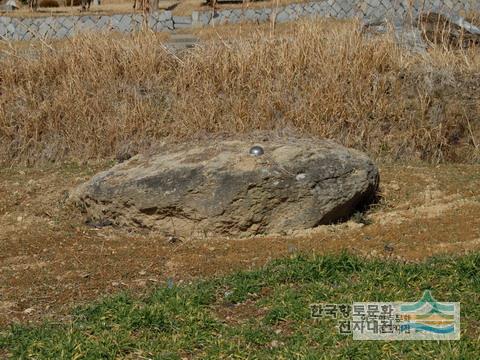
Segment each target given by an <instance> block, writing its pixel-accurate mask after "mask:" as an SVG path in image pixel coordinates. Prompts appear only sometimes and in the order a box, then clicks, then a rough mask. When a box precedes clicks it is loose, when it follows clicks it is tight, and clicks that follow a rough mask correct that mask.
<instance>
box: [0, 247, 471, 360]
mask: <svg viewBox="0 0 480 360" xmlns="http://www.w3.org/2000/svg"><path fill="white" fill-rule="evenodd" d="M479 274H480V254H473V255H468V256H464V257H459V258H450V257H448V258H437V259H431V260H429V261H428V262H424V263H421V264H399V263H395V262H390V261H378V260H364V259H361V258H357V257H355V256H352V255H347V254H342V255H336V256H322V257H306V256H292V257H291V258H289V259H283V260H279V261H274V262H272V263H270V264H269V265H267V266H265V267H263V268H261V269H259V270H255V271H246V272H238V273H235V274H233V275H230V276H227V277H223V278H217V279H208V280H205V281H201V282H200V281H199V282H196V283H194V284H190V285H179V286H177V285H175V284H173V283H172V282H169V283H167V284H165V286H163V287H160V288H157V289H155V290H154V291H152V292H151V293H150V294H149V295H148V296H145V297H143V298H138V297H135V296H132V295H129V294H120V295H117V296H115V297H109V298H106V299H104V300H102V301H99V302H98V303H95V304H91V305H90V306H87V307H83V308H81V309H78V310H76V311H75V312H74V314H73V319H74V320H72V322H70V323H65V324H56V323H45V324H42V325H35V326H33V327H28V326H19V325H15V326H13V327H11V328H9V329H5V330H3V331H2V332H1V333H0V349H2V350H0V353H1V352H2V351H3V352H4V353H8V354H10V355H11V356H12V357H13V358H35V359H113V358H129V359H181V358H202V359H217V358H232V359H233V358H235V359H238V358H241V359H243V358H249V359H250V358H251V359H264V358H279V359H478V358H479V354H480V330H479V329H478V327H479V325H480V275H479ZM425 289H431V290H432V294H433V296H434V297H435V298H436V299H437V300H439V301H458V302H460V303H461V316H462V318H461V321H462V322H461V327H462V335H461V340H460V341H390V342H386V341H354V340H353V339H352V337H351V336H344V335H340V334H338V332H337V330H336V322H334V321H333V320H328V319H320V320H318V321H314V320H312V318H311V316H310V309H309V304H310V303H315V302H331V303H352V302H360V301H412V302H413V301H417V300H418V299H419V298H420V297H421V295H422V291H423V290H425Z"/></svg>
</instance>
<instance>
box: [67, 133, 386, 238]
mask: <svg viewBox="0 0 480 360" xmlns="http://www.w3.org/2000/svg"><path fill="white" fill-rule="evenodd" d="M252 145H254V143H251V142H245V141H218V142H213V143H198V144H196V145H192V144H188V145H178V146H174V147H173V148H168V147H165V148H164V149H162V150H161V151H160V153H159V154H158V155H153V156H145V155H137V156H135V157H133V158H131V159H130V160H128V161H127V162H124V163H121V164H119V165H116V166H114V167H113V168H112V169H110V170H108V171H105V172H102V173H100V174H98V175H96V176H95V177H93V178H92V179H91V180H90V181H88V182H87V183H85V184H83V185H81V186H80V187H78V188H77V189H75V191H73V192H72V194H71V197H70V199H71V200H72V201H73V202H74V203H75V204H76V205H77V206H79V207H80V208H81V209H82V210H83V211H84V212H85V213H86V215H87V217H88V221H89V222H90V223H100V224H105V223H107V224H115V225H119V226H129V227H145V228H150V229H154V230H159V231H161V232H163V233H165V234H166V235H176V236H184V237H191V236H199V235H202V236H203V235H212V234H223V235H236V236H245V235H254V234H264V233H283V232H288V231H290V230H300V229H308V228H312V227H315V226H317V225H321V224H328V223H331V222H335V221H337V220H339V219H342V218H344V217H346V216H348V215H350V214H352V212H354V211H355V209H356V208H357V207H358V206H360V205H362V204H363V203H365V202H368V201H370V200H371V199H372V198H373V197H374V195H375V192H376V190H377V187H378V181H379V177H378V170H377V168H376V166H375V165H374V164H373V162H372V161H371V160H370V159H369V158H368V157H367V156H366V155H365V154H363V153H361V152H358V151H355V150H352V149H347V148H345V147H343V146H340V145H338V144H335V143H333V142H330V141H321V140H305V139H297V140H278V141H270V142H262V143H260V144H259V145H261V146H262V147H263V148H264V151H265V153H264V154H263V155H261V156H252V155H250V154H249V150H250V148H251V146H252Z"/></svg>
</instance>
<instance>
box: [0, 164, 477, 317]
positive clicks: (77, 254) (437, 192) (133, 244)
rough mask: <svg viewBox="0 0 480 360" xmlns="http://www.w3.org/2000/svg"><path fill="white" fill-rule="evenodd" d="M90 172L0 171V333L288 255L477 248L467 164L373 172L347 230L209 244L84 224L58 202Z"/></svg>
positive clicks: (472, 168) (409, 254) (471, 168)
mask: <svg viewBox="0 0 480 360" xmlns="http://www.w3.org/2000/svg"><path fill="white" fill-rule="evenodd" d="M99 169H100V167H97V168H87V167H83V168H78V167H62V168H59V167H57V168H50V169H45V168H44V169H23V170H22V169H19V168H12V169H9V170H2V171H0V324H1V325H2V326H3V325H6V324H8V323H12V322H17V321H22V322H28V321H37V320H40V319H42V318H45V317H49V318H50V317H54V318H61V317H62V316H64V315H65V314H66V313H67V310H68V309H69V308H70V307H71V306H72V305H76V304H80V303H82V302H85V301H87V300H92V299H95V298H98V297H99V296H103V295H105V294H108V293H113V292H118V291H121V290H124V289H132V290H133V291H136V292H142V291H145V289H148V288H149V287H152V286H155V285H156V284H159V283H161V282H163V281H165V280H166V279H168V278H172V279H174V281H176V282H180V281H189V280H191V279H193V278H197V277H204V276H211V275H218V274H224V273H228V272H231V271H233V270H235V269H245V268H250V267H255V266H261V265H262V264H264V263H265V262H267V261H269V260H271V259H273V258H277V257H282V256H288V255H289V254H292V253H295V252H308V253H310V254H311V253H314V254H323V253H328V252H337V251H341V250H342V249H347V250H350V251H352V252H354V253H356V254H360V255H363V256H366V257H370V256H375V257H382V258H392V259H397V260H399V261H419V260H422V259H425V258H427V257H429V256H432V255H437V254H444V253H448V254H453V253H458V254H462V253H464V252H468V251H473V250H478V249H480V218H479V217H478V213H479V211H480V201H479V199H480V166H476V165H441V166H436V167H433V166H427V165H415V166H413V165H395V166H393V165H381V166H380V171H381V177H382V181H381V184H382V185H381V192H382V200H381V201H380V203H379V204H378V205H377V206H375V207H374V208H373V209H371V210H370V211H369V213H368V214H367V216H364V217H362V218H360V219H357V220H356V221H353V220H352V221H350V222H348V223H345V224H340V225H331V226H322V227H320V228H318V229H316V230H314V231H309V232H299V233H294V234H287V235H283V236H276V237H254V238H248V239H226V238H214V239H208V241H206V239H200V240H190V239H186V240H177V241H172V240H171V239H170V241H169V240H168V239H166V238H164V237H162V236H160V235H158V234H155V233H142V232H128V231H126V230H122V229H114V228H111V227H104V228H100V229H97V228H93V227H89V226H87V225H85V223H84V221H83V219H82V217H81V216H80V214H79V213H78V212H77V211H76V210H74V209H71V208H69V207H68V206H67V205H65V199H66V197H67V194H68V191H69V190H70V189H72V187H73V186H75V185H77V184H80V183H81V182H83V181H84V180H86V179H87V178H89V176H91V174H92V173H94V172H96V171H98V170H99ZM362 223H370V224H368V225H364V224H362Z"/></svg>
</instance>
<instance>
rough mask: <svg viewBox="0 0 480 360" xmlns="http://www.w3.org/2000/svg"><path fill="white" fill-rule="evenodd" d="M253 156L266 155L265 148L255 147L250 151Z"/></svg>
mask: <svg viewBox="0 0 480 360" xmlns="http://www.w3.org/2000/svg"><path fill="white" fill-rule="evenodd" d="M249 153H250V155H252V156H261V155H263V154H264V151H263V148H262V147H261V146H258V145H255V146H252V147H251V148H250V151H249Z"/></svg>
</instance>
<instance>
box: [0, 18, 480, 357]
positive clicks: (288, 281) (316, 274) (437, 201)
mask: <svg viewBox="0 0 480 360" xmlns="http://www.w3.org/2000/svg"><path fill="white" fill-rule="evenodd" d="M193 34H194V35H195V36H198V37H199V38H200V39H201V40H202V41H201V42H200V44H199V46H198V47H196V48H195V49H193V50H192V51H188V52H183V53H174V52H173V51H172V50H171V49H170V48H168V47H166V42H167V41H168V35H166V34H152V33H149V32H145V33H139V34H134V35H131V36H120V35H112V36H99V35H85V36H82V37H78V38H73V39H69V40H65V41H61V42H49V43H46V42H39V43H23V44H13V43H2V44H1V46H0V55H1V56H0V163H1V168H0V293H1V294H2V297H1V298H0V325H1V326H2V330H0V357H1V356H2V355H8V354H10V355H12V356H14V357H18V358H22V357H24V358H28V357H35V358H48V357H49V356H51V354H54V355H55V357H56V358H62V356H63V357H64V358H68V359H69V358H72V357H75V356H78V357H80V358H82V357H84V358H89V357H90V358H99V357H101V356H104V357H106V358H126V359H129V358H132V359H133V358H135V359H136V358H141V357H144V358H149V357H154V356H157V357H159V358H182V357H183V358H194V357H197V358H205V357H208V356H210V357H211V358H219V357H228V356H230V357H233V356H238V357H241V358H247V357H248V356H249V354H253V355H252V356H251V357H255V356H256V357H259V358H263V357H265V356H267V354H274V355H276V356H278V357H279V358H282V357H283V358H294V357H297V358H318V356H324V358H326V359H329V358H332V357H343V358H348V357H350V358H355V359H363V358H369V356H370V357H372V356H377V357H381V358H390V359H401V358H412V356H416V357H418V358H422V359H437V358H446V359H449V358H450V359H457V358H463V359H476V358H475V356H476V354H478V352H479V351H480V350H479V348H478V344H479V340H480V335H479V332H478V325H479V323H478V318H479V307H478V303H479V300H480V299H479V294H480V289H479V282H478V279H479V277H478V272H479V269H480V262H479V258H478V252H479V249H480V218H479V217H478V213H479V211H480V201H479V197H480V190H479V189H480V165H479V160H480V147H479V146H480V145H479V144H480V142H479V141H480V95H479V89H480V52H479V50H478V48H475V47H471V48H468V49H454V48H448V47H444V46H442V45H438V46H432V47H431V48H430V49H429V50H428V51H426V52H420V53H417V52H411V51H408V50H406V49H404V48H402V47H399V46H398V44H397V43H396V41H394V38H393V34H392V33H386V34H384V35H375V36H373V35H372V34H371V33H369V32H368V31H366V30H365V29H364V28H362V27H361V26H360V24H359V23H357V22H354V21H348V22H339V21H329V20H325V21H317V22H299V23H295V24H289V25H282V26H277V27H276V28H275V31H273V29H272V28H271V26H270V25H269V24H266V25H262V26H254V25H252V24H242V25H238V26H233V27H217V28H214V29H212V28H209V29H197V30H195V31H194V33H193ZM190 35H191V34H190ZM187 36H189V35H188V34H187ZM298 135H301V136H314V137H320V138H321V137H326V138H330V139H334V140H335V141H337V142H340V143H342V144H344V145H347V146H351V147H355V148H357V149H360V150H364V151H366V152H367V153H368V154H369V155H370V156H372V157H373V158H374V159H375V160H376V161H377V163H378V164H379V166H380V173H381V188H380V195H381V200H380V202H379V203H378V204H376V205H375V206H373V207H372V208H370V209H369V210H368V211H367V213H365V214H355V216H354V217H353V218H352V219H351V220H350V221H348V222H347V223H344V224H337V225H329V226H322V227H319V228H318V229H315V230H312V231H304V232H295V233H291V234H285V235H278V236H263V237H262V236H259V237H254V238H249V239H225V238H222V237H217V238H212V239H185V240H184V241H177V242H173V243H172V242H169V241H168V239H166V238H164V237H162V236H161V235H159V234H156V233H151V232H144V231H140V230H135V231H132V230H128V229H118V228H112V227H105V228H95V227H90V226H88V225H86V224H85V222H84V219H83V218H82V217H81V215H80V214H79V213H78V211H77V210H76V209H73V208H72V207H71V206H70V205H69V204H68V202H67V201H66V200H67V198H68V193H69V191H70V190H71V189H72V188H73V187H75V186H77V185H79V184H81V183H82V182H84V181H86V180H87V179H88V178H90V177H91V176H92V175H93V174H95V173H96V172H98V171H100V170H103V169H106V168H108V167H110V166H112V165H113V164H114V163H116V162H117V161H119V159H125V158H128V157H129V156H132V155H134V154H136V153H137V152H141V151H142V152H154V151H155V149H156V148H157V146H158V144H159V143H161V142H173V143H174V142H181V141H195V139H199V138H210V139H212V141H214V140H215V139H218V138H225V137H237V138H246V139H248V138H253V137H256V138H258V137H262V136H268V137H269V138H271V137H276V136H279V137H280V136H281V137H287V138H288V137H290V136H298ZM342 251H347V252H350V253H354V254H355V255H356V256H351V255H341V254H340V253H341V252H342ZM302 254H309V255H315V256H313V257H311V256H309V257H307V258H306V257H305V256H303V255H302ZM432 256H433V257H436V256H441V259H439V260H432ZM446 256H448V257H446ZM451 256H454V257H453V258H452V257H451ZM279 258H287V259H284V260H279V261H275V260H276V259H279ZM272 261H274V262H273V263H272ZM242 270H252V271H251V272H247V273H244V272H240V273H239V272H238V271H242ZM200 279H206V281H205V282H200V283H199V282H198V281H199V280H200ZM427 288H431V289H433V290H434V296H435V297H437V298H438V299H439V300H443V301H461V302H462V316H464V318H463V320H462V329H463V330H462V331H463V332H462V340H461V341H460V342H442V343H441V344H438V343H426V342H410V343H398V342H392V343H361V342H353V341H352V340H351V339H349V338H344V337H341V336H339V335H336V334H335V329H334V324H333V323H331V322H326V323H322V324H320V325H318V324H314V323H313V322H312V321H311V319H309V316H308V312H306V311H307V310H308V303H309V302H312V301H335V302H336V301H338V302H347V301H348V302H351V301H353V300H355V301H362V300H364V301H367V300H372V301H373V300H385V301H387V300H392V301H393V300H410V301H415V300H417V299H418V298H419V297H420V295H421V291H422V290H423V289H427ZM152 289H155V290H153V292H152ZM124 292H126V293H127V294H128V295H124V294H123V293H124ZM119 293H120V295H119ZM112 294H114V296H113V297H111V296H110V295H112ZM106 295H109V296H108V297H107V298H106V299H105V301H103V300H102V301H100V300H98V299H99V298H103V297H104V296H106ZM94 300H96V301H97V302H96V303H91V302H92V301H94ZM78 304H82V305H83V308H82V309H81V310H72V308H73V307H75V306H76V305H78ZM463 306H464V307H463ZM45 320H48V322H49V323H48V325H42V322H43V321H45ZM13 323H17V324H18V323H20V324H21V325H15V326H13V327H9V325H11V324H13ZM317 325H318V326H317ZM166 349H168V350H166Z"/></svg>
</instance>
